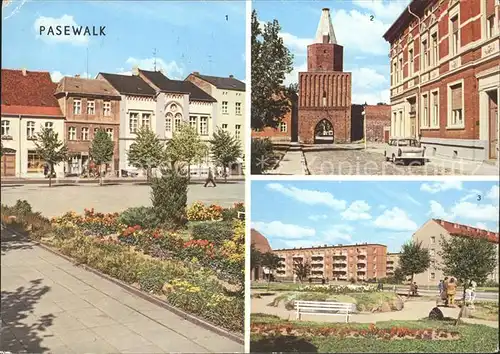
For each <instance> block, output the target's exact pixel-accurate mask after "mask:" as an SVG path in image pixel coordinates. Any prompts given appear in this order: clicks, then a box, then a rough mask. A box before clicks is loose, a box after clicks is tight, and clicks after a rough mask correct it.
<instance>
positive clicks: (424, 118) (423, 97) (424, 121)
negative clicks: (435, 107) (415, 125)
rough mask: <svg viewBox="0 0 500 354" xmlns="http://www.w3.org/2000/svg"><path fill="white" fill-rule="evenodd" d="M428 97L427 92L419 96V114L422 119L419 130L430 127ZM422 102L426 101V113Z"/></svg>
mask: <svg viewBox="0 0 500 354" xmlns="http://www.w3.org/2000/svg"><path fill="white" fill-rule="evenodd" d="M429 97H430V96H429V92H424V93H423V94H421V95H420V114H421V115H422V119H421V120H420V128H429V127H430V114H429ZM424 100H427V111H425V105H424Z"/></svg>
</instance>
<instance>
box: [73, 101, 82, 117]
mask: <svg viewBox="0 0 500 354" xmlns="http://www.w3.org/2000/svg"><path fill="white" fill-rule="evenodd" d="M73 114H82V101H81V100H77V99H74V100H73Z"/></svg>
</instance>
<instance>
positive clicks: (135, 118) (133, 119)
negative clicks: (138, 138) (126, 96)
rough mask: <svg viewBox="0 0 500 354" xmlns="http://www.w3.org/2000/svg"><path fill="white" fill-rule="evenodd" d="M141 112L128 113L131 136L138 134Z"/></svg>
mask: <svg viewBox="0 0 500 354" xmlns="http://www.w3.org/2000/svg"><path fill="white" fill-rule="evenodd" d="M139 116H140V113H139V112H128V126H129V132H130V134H136V133H137V128H139Z"/></svg>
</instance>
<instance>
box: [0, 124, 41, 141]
mask: <svg viewBox="0 0 500 354" xmlns="http://www.w3.org/2000/svg"><path fill="white" fill-rule="evenodd" d="M2 135H3V134H2ZM26 137H27V138H28V140H33V139H35V122H33V121H29V122H27V123H26Z"/></svg>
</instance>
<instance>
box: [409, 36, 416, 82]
mask: <svg viewBox="0 0 500 354" xmlns="http://www.w3.org/2000/svg"><path fill="white" fill-rule="evenodd" d="M410 54H411V55H410ZM414 74H415V48H414V45H413V43H412V44H410V45H409V46H408V77H412V76H413V75H414Z"/></svg>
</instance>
